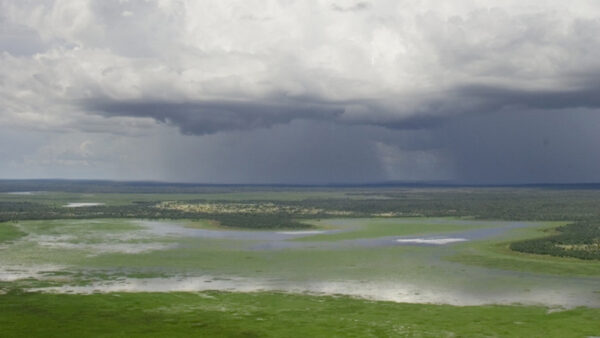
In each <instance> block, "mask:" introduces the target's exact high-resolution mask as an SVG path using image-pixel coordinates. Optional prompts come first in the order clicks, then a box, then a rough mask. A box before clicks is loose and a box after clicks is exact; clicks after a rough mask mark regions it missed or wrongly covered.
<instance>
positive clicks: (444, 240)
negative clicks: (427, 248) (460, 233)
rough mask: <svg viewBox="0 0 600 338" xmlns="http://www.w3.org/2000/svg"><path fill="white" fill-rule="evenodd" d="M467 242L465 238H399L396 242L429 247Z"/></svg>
mask: <svg viewBox="0 0 600 338" xmlns="http://www.w3.org/2000/svg"><path fill="white" fill-rule="evenodd" d="M464 241H467V239H466V238H401V239H397V240H396V242H398V243H402V244H429V245H444V244H450V243H456V242H464Z"/></svg>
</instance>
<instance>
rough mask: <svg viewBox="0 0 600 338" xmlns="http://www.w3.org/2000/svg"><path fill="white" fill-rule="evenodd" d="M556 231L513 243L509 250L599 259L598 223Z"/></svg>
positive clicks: (599, 224) (577, 225)
mask: <svg viewBox="0 0 600 338" xmlns="http://www.w3.org/2000/svg"><path fill="white" fill-rule="evenodd" d="M556 230H557V231H558V232H559V234H556V235H553V236H549V237H544V238H536V239H530V240H526V241H519V242H514V243H511V244H510V248H511V249H512V250H515V251H520V252H527V253H534V254H541V255H552V256H560V257H575V258H580V259H600V223H598V222H593V223H592V222H578V223H574V224H569V225H565V226H561V227H558V228H557V229H556Z"/></svg>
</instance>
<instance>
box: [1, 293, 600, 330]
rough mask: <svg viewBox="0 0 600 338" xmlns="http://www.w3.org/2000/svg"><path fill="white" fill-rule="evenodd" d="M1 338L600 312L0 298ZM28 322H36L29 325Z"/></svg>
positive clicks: (574, 326)
mask: <svg viewBox="0 0 600 338" xmlns="http://www.w3.org/2000/svg"><path fill="white" fill-rule="evenodd" d="M0 302H1V303H2V307H0V327H2V333H1V335H2V336H6V337H18V336H28V337H65V336H78V337H90V336H103V337H106V336H119V337H138V336H140V337H142V336H143V337H163V336H164V337H167V336H168V337H190V336H202V337H348V336H351V337H390V336H409V337H454V336H469V337H560V338H566V337H586V336H595V335H598V333H599V332H600V309H584V308H578V309H572V310H564V311H563V310H560V311H556V312H549V311H548V309H547V308H543V307H525V306H477V307H453V306H446V305H416V304H401V303H390V302H373V301H368V300H360V299H352V298H348V297H318V296H309V295H292V294H282V293H222V292H203V293H168V294H165V293H161V294H158V293H138V294H126V293H115V294H97V295H87V296H83V295H55V294H36V293H20V292H18V291H13V292H9V293H8V294H5V295H0ZM34 323H35V324H34Z"/></svg>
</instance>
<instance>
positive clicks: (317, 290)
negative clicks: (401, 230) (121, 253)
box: [29, 276, 599, 308]
mask: <svg viewBox="0 0 600 338" xmlns="http://www.w3.org/2000/svg"><path fill="white" fill-rule="evenodd" d="M209 290H216V291H235V292H257V291H283V292H291V293H309V294H317V295H347V296H354V297H358V298H365V299H371V300H379V301H393V302H402V303H429V304H450V305H457V306H468V305H485V304H516V303H518V304H525V305H543V306H549V307H560V308H572V307H577V306H589V307H598V306H599V303H598V300H597V299H593V298H590V297H589V295H587V294H586V293H585V292H579V291H577V290H568V291H567V292H565V290H562V289H553V288H544V289H539V290H534V291H530V290H514V289H513V290H510V291H504V292H481V293H477V292H465V291H460V290H456V289H451V288H444V287H439V286H428V285H426V284H424V283H420V284H412V283H405V282H401V281H367V280H363V281H355V280H341V281H288V280H283V279H260V278H245V277H226V278H224V277H214V276H176V277H171V278H122V279H118V280H110V281H102V282H95V283H92V284H89V285H63V286H58V287H44V288H32V289H29V291H41V292H51V293H76V294H91V293H109V292H200V291H209Z"/></svg>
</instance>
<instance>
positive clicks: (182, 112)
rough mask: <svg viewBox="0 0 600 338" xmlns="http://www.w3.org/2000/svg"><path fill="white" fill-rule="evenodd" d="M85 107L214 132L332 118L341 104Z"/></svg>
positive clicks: (99, 103)
mask: <svg viewBox="0 0 600 338" xmlns="http://www.w3.org/2000/svg"><path fill="white" fill-rule="evenodd" d="M82 105H83V107H84V108H85V109H86V110H89V111H93V112H97V113H99V114H101V115H103V116H107V117H113V116H131V117H150V118H153V119H155V120H157V121H160V122H162V123H166V124H171V125H175V126H177V127H179V129H180V130H181V132H183V133H184V134H195V135H203V134H212V133H216V132H219V131H228V130H249V129H256V128H264V127H271V126H273V125H277V124H286V123H289V122H291V121H294V120H297V119H313V120H323V119H332V118H333V117H334V116H336V115H339V114H341V113H342V110H341V109H340V108H336V107H334V106H326V105H322V104H310V103H301V102H300V103H296V104H285V105H284V104H272V103H271V104H269V103H261V102H236V101H209V102H182V103H176V102H164V101H154V102H153V101H151V100H146V101H112V100H88V101H84V102H82Z"/></svg>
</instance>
